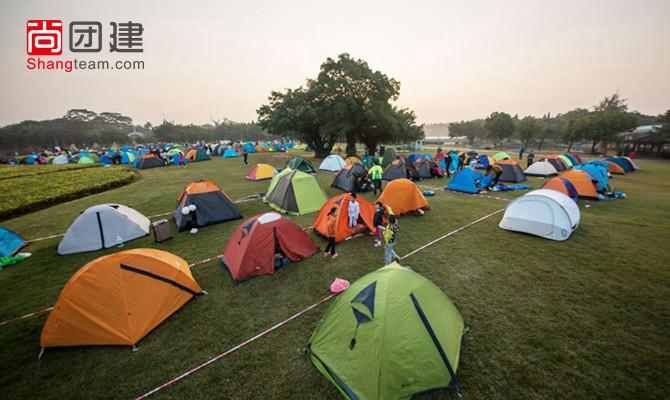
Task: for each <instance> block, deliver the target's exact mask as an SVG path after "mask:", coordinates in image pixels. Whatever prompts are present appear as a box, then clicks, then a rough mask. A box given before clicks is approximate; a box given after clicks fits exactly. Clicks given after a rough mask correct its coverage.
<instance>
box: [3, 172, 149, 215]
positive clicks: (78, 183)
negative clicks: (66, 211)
mask: <svg viewBox="0 0 670 400" xmlns="http://www.w3.org/2000/svg"><path fill="white" fill-rule="evenodd" d="M136 175H137V174H136V172H134V171H133V170H130V169H128V168H126V167H109V168H74V169H72V168H65V169H63V170H60V171H54V172H51V173H40V174H34V175H23V176H19V177H13V178H6V179H0V220H5V219H9V218H13V217H18V216H19V215H22V214H26V213H29V212H31V211H36V210H39V209H42V208H46V207H50V206H53V205H56V204H59V203H63V202H65V201H69V200H74V199H78V198H80V197H84V196H88V195H91V194H94V193H99V192H102V191H105V190H108V189H112V188H115V187H118V186H123V185H126V184H128V183H130V182H132V181H133V180H134V179H135V177H136Z"/></svg>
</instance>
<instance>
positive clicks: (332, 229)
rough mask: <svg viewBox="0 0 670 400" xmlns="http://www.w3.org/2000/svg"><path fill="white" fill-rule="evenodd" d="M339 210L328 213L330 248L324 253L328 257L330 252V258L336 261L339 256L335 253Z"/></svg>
mask: <svg viewBox="0 0 670 400" xmlns="http://www.w3.org/2000/svg"><path fill="white" fill-rule="evenodd" d="M336 225H337V208H335V207H333V208H331V209H330V212H328V221H327V223H326V227H327V229H326V233H327V234H328V246H326V250H325V251H324V252H323V256H324V257H328V252H329V251H330V256H331V258H332V259H333V260H334V259H336V258H337V256H338V254H337V253H336V252H335V235H336V234H337V228H336Z"/></svg>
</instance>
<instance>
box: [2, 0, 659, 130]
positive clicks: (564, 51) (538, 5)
mask: <svg viewBox="0 0 670 400" xmlns="http://www.w3.org/2000/svg"><path fill="white" fill-rule="evenodd" d="M669 17H670V1H667V0H636V1H632V0H631V1H623V0H606V1H605V0H587V1H584V0H579V1H575V0H565V1H561V2H558V1H554V2H546V1H536V0H508V1H504V2H502V1H483V0H473V1H467V2H466V1H452V0H437V1H412V2H410V1H399V0H385V1H364V0H359V1H349V0H343V1H338V2H319V1H291V0H284V1H265V0H256V1H221V0H217V1H197V0H195V1H189V2H185V1H179V2H177V1H172V0H161V1H156V0H147V1H126V0H115V1H110V2H105V3H102V2H97V1H89V0H87V1H60V2H55V1H34V0H3V1H2V3H1V4H0V49H2V57H0V88H1V93H2V96H0V126H4V125H7V124H12V123H18V122H20V121H23V120H27V119H33V120H43V119H52V118H58V117H61V116H63V115H64V114H65V113H66V112H67V110H69V109H73V108H86V109H88V110H92V111H95V112H98V113H99V112H104V111H108V112H118V113H121V114H123V115H127V116H129V117H131V118H132V119H133V121H134V123H135V124H138V125H144V124H145V123H146V122H151V123H152V124H154V125H157V124H160V123H161V122H162V121H163V120H168V121H173V122H175V123H180V124H191V123H192V124H196V125H200V124H205V123H211V119H215V120H221V119H222V118H224V117H225V118H228V119H230V120H233V121H237V122H250V121H254V120H256V118H257V114H256V110H257V109H258V108H259V107H260V106H261V105H262V104H266V103H267V98H268V96H269V95H270V92H271V91H273V90H274V91H280V90H284V89H286V88H297V87H298V86H301V85H304V84H305V81H306V79H308V78H316V76H317V75H318V73H319V67H320V65H321V64H322V63H323V62H324V61H325V60H326V59H327V58H328V57H330V58H337V56H338V55H339V54H341V53H345V52H346V53H349V54H350V55H351V56H352V57H353V58H357V59H362V60H365V61H366V62H367V63H368V64H369V66H370V67H371V68H372V69H373V70H378V71H381V72H383V73H384V74H386V75H387V76H388V77H391V78H394V79H396V80H398V81H400V83H401V86H400V96H399V98H398V101H397V105H398V106H400V107H405V108H409V109H411V110H413V111H414V112H415V113H416V115H417V121H418V122H419V123H438V122H452V121H461V120H471V119H475V118H485V117H486V116H488V115H490V114H491V113H492V112H496V111H502V112H507V113H509V114H511V115H515V114H518V115H519V116H520V117H524V116H527V115H532V116H536V117H541V116H542V115H544V114H546V113H551V114H552V115H556V114H558V113H562V112H566V111H569V110H571V109H574V108H577V107H581V108H588V109H591V108H592V107H593V106H594V105H595V104H597V103H598V102H599V101H600V100H601V99H603V98H604V97H605V96H610V95H612V94H613V93H615V92H617V91H618V92H619V93H620V95H621V96H622V97H623V98H625V99H627V100H628V101H627V104H628V106H629V110H635V111H639V112H641V113H643V114H650V115H658V114H661V113H664V112H665V111H666V110H668V109H670V51H668V49H670V24H668V23H667V21H668V19H669ZM46 19H49V20H61V21H62V23H63V28H62V29H63V52H62V55H60V56H53V55H48V56H31V55H28V53H27V21H28V20H46ZM73 21H94V22H100V23H101V24H102V34H103V36H104V38H103V40H102V50H101V51H100V52H99V53H74V52H71V51H70V49H69V45H68V43H69V40H70V38H69V33H68V29H69V24H70V23H71V22H73ZM129 21H132V22H133V23H141V24H142V27H143V29H144V31H143V33H142V35H141V37H142V40H143V44H142V49H143V52H142V53H119V52H111V51H110V46H109V44H108V43H109V40H110V39H109V35H110V34H111V33H112V28H111V25H110V23H111V22H116V23H125V22H129ZM30 58H33V59H37V58H39V59H40V60H42V61H45V62H46V61H57V60H60V61H64V62H65V61H75V60H77V62H81V61H85V62H89V61H96V60H104V61H109V62H110V63H112V64H113V63H115V62H116V61H119V60H120V61H142V62H144V69H142V70H122V69H115V70H81V69H75V70H72V71H71V72H65V71H63V70H38V69H32V70H31V69H29V68H28V66H29V65H30V64H29V59H30ZM35 63H36V61H34V62H33V65H34V64H35ZM210 118H211V119H210Z"/></svg>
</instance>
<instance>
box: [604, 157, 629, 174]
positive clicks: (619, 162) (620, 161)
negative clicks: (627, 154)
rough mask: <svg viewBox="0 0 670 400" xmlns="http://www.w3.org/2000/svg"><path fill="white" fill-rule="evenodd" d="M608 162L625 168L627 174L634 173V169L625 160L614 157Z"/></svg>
mask: <svg viewBox="0 0 670 400" xmlns="http://www.w3.org/2000/svg"><path fill="white" fill-rule="evenodd" d="M607 161H609V162H613V163H614V164H616V165H618V166H620V167H621V168H623V171H624V172H625V173H629V172H632V171H633V169H632V168H631V167H630V166H629V165H628V163H627V162H626V160H624V159H623V158H618V157H612V158H608V159H607Z"/></svg>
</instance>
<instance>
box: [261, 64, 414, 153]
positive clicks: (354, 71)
mask: <svg viewBox="0 0 670 400" xmlns="http://www.w3.org/2000/svg"><path fill="white" fill-rule="evenodd" d="M399 93H400V82H398V81H396V80H394V79H392V78H389V77H387V76H386V75H385V74H383V73H381V72H380V71H373V70H372V69H371V68H370V67H369V66H368V64H367V62H365V61H363V60H357V59H353V58H351V56H350V55H349V54H346V53H344V54H340V55H339V57H338V58H337V60H334V59H332V58H328V59H327V60H326V61H325V62H324V63H323V64H321V69H320V72H319V75H318V76H317V78H316V79H308V80H307V82H306V84H305V86H304V87H303V86H300V87H298V88H297V89H287V90H286V91H285V92H276V91H273V92H271V94H270V97H269V98H268V100H269V103H268V104H265V105H262V106H261V107H260V108H259V109H258V110H257V113H258V121H259V125H260V126H261V127H262V128H264V129H266V130H267V131H268V132H270V133H274V134H277V135H290V136H293V135H295V136H297V137H298V138H300V139H301V140H303V141H304V142H306V143H308V144H310V145H311V146H313V148H314V151H315V154H316V156H317V157H325V156H327V155H328V154H329V153H330V151H331V149H332V147H333V145H334V144H335V142H336V141H338V140H341V139H344V140H345V141H346V143H347V155H353V154H355V152H356V143H359V142H360V143H364V144H365V145H366V146H367V147H368V148H369V149H370V150H374V149H375V148H376V147H377V144H379V143H388V142H393V141H396V140H416V139H420V138H422V137H423V129H422V128H421V127H420V126H417V125H416V123H415V121H416V116H415V115H414V112H413V111H411V110H408V109H400V108H398V107H396V106H393V105H392V104H391V102H393V101H395V100H397V98H398V95H399Z"/></svg>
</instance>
